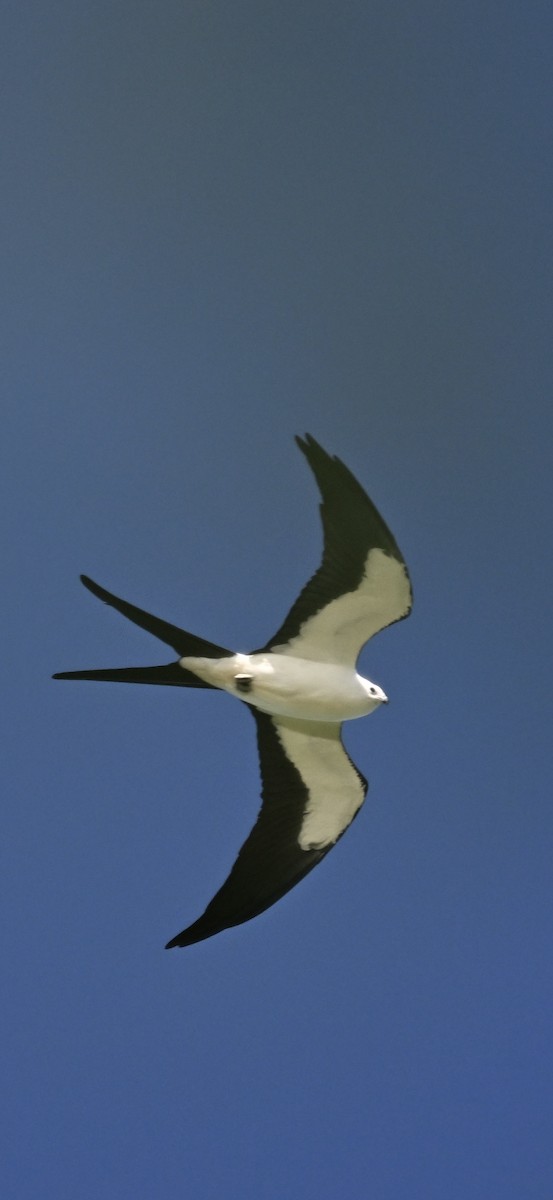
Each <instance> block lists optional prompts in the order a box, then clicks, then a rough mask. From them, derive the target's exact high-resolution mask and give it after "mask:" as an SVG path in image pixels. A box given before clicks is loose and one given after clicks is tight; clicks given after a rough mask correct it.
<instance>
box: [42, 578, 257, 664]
mask: <svg viewBox="0 0 553 1200" xmlns="http://www.w3.org/2000/svg"><path fill="white" fill-rule="evenodd" d="M81 581H82V583H84V586H85V587H86V588H88V590H89V592H92V594H93V596H97V597H98V599H99V600H103V601H104V603H105V604H109V605H110V606H111V607H112V608H116V609H117V611H118V612H120V613H122V615H123V616H124V617H127V618H128V620H129V621H133V622H134V624H135V625H140V627H141V628H142V629H146V630H147V632H148V633H153V635H154V637H157V638H159V639H160V641H162V642H165V643H166V644H167V645H168V646H171V647H172V648H173V650H176V652H177V654H178V656H179V659H180V658H184V657H185V656H187V655H192V656H194V657H197V658H230V657H231V656H232V653H233V652H232V650H225V649H224V648H223V647H222V646H216V645H214V643H213V642H208V641H206V639H205V638H201V637H197V636H196V634H194V633H187V632H186V630H185V629H179V627H178V625H171V624H170V623H169V622H168V621H162V620H161V618H160V617H154V616H152V614H151V613H148V612H146V611H145V610H144V609H143V608H137V606H136V605H135V604H129V603H128V601H127V600H121V599H120V597H119V596H114V595H113V593H112V592H108V591H106V589H105V588H103V587H100V585H99V584H98V583H94V580H93V579H89V577H88V575H81ZM54 679H97V680H102V681H105V682H108V683H160V684H169V685H173V686H176V687H211V686H212V685H211V684H209V683H204V682H203V680H201V679H199V678H198V676H197V675H195V674H194V672H193V671H188V670H186V669H185V668H184V667H181V665H180V662H170V663H167V664H163V665H161V666H155V667H115V668H113V669H111V668H108V669H106V670H99V671H58V672H57V673H56V674H55V675H54Z"/></svg>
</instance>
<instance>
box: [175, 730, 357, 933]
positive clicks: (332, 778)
mask: <svg viewBox="0 0 553 1200" xmlns="http://www.w3.org/2000/svg"><path fill="white" fill-rule="evenodd" d="M250 711H251V712H252V714H253V716H254V717H255V720H256V723H257V741H258V748H259V759H260V765H261V776H262V806H261V811H260V813H259V816H258V818H257V821H256V824H255V825H254V827H253V829H252V831H251V833H250V835H249V837H248V838H247V839H246V841H245V842H244V845H243V846H242V849H241V850H240V853H239V855H238V858H237V859H236V862H235V864H234V866H233V868H232V870H231V873H230V875H229V877H228V879H227V880H226V882H225V883H224V884H223V886H222V887H221V888H220V890H219V891H218V892H217V894H216V895H215V896H214V897H213V900H212V901H211V902H210V904H208V906H207V908H206V910H205V912H204V913H203V915H202V916H201V917H200V918H199V919H198V920H197V921H195V922H194V923H193V925H190V926H189V927H188V929H185V930H183V932H182V933H180V934H178V935H177V937H174V938H172V939H171V941H170V942H168V943H167V947H166V948H167V949H168V950H169V949H171V948H172V947H174V946H190V945H192V943H193V942H200V941H203V939H204V938H208V937H212V936H213V934H215V933H220V931H221V930H223V929H228V928H230V927H231V926H233V925H240V924H242V922H243V921H249V920H250V918H251V917H256V916H258V914H259V913H262V912H264V910H265V909H266V908H269V907H270V906H271V905H272V904H274V903H275V902H276V901H277V900H279V899H280V897H281V896H283V895H284V894H285V893H286V892H288V891H289V890H290V888H292V887H294V886H295V884H296V883H299V881H300V879H303V877H304V875H307V873H308V872H309V871H311V870H312V869H313V867H315V866H316V865H317V863H319V862H320V861H321V859H322V858H324V856H325V854H327V853H328V851H329V850H331V849H332V846H334V845H335V843H336V841H337V840H338V838H339V837H340V836H341V835H342V833H343V832H344V830H345V829H346V828H347V826H348V825H349V824H350V822H351V821H352V820H353V817H354V816H355V814H356V812H357V811H358V809H359V808H360V807H361V804H362V803H363V800H364V798H365V793H366V790H367V784H366V781H365V780H364V779H363V777H362V776H361V775H360V774H359V772H358V771H357V770H356V768H355V767H354V766H353V763H352V762H351V760H350V759H349V757H348V755H347V754H346V751H345V750H344V748H343V746H342V743H341V740H340V727H339V726H338V725H335V724H333V725H326V724H325V725H322V724H318V723H316V722H311V721H293V720H290V719H287V718H280V717H279V718H274V717H270V716H268V715H266V714H265V713H262V712H259V711H258V710H256V709H254V708H250Z"/></svg>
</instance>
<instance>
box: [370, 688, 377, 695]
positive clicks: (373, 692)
mask: <svg viewBox="0 0 553 1200" xmlns="http://www.w3.org/2000/svg"><path fill="white" fill-rule="evenodd" d="M369 691H370V693H371V696H377V695H378V689H377V688H375V687H372V688H369Z"/></svg>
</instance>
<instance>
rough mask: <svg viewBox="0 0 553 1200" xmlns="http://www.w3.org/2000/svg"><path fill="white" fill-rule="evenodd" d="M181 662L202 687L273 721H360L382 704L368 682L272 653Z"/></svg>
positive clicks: (346, 670)
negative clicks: (234, 699) (217, 690)
mask: <svg viewBox="0 0 553 1200" xmlns="http://www.w3.org/2000/svg"><path fill="white" fill-rule="evenodd" d="M180 661H181V663H182V666H183V667H185V668H186V669H188V670H191V671H194V673H195V674H196V675H198V676H199V677H200V679H203V680H204V681H205V682H206V683H211V684H213V685H214V686H215V687H218V688H221V689H223V690H224V691H226V692H230V693H231V694H232V695H233V696H237V697H238V698H239V699H240V700H244V701H246V703H248V704H252V705H254V707H255V708H259V709H261V711H262V712H266V713H271V714H272V715H274V716H281V717H296V718H297V719H299V720H303V721H336V722H341V721H347V720H351V719H352V718H354V717H364V716H366V715H367V713H370V712H372V710H373V709H374V708H377V707H378V704H379V703H380V700H376V701H375V700H374V699H372V698H371V697H370V696H369V695H368V693H367V685H368V681H366V680H363V679H362V678H361V676H359V675H357V673H356V672H355V671H354V670H352V669H351V668H350V667H341V666H338V665H336V664H334V663H318V662H311V661H310V660H308V659H304V658H293V657H291V656H288V655H283V654H270V653H269V654H235V655H233V656H232V657H231V658H230V657H229V658H220V659H209V658H191V657H186V658H182V659H181V660H180Z"/></svg>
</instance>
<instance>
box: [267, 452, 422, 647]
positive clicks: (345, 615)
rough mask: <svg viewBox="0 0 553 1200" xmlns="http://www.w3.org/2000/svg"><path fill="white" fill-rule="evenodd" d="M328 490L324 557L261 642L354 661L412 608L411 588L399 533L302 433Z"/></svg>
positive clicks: (325, 492) (347, 474)
mask: <svg viewBox="0 0 553 1200" xmlns="http://www.w3.org/2000/svg"><path fill="white" fill-rule="evenodd" d="M296 441H297V443H298V446H299V447H300V450H301V451H302V452H303V454H304V455H305V457H306V459H307V461H308V463H309V465H310V467H311V469H312V471H313V474H314V475H315V479H316V480H317V484H318V486H319V490H320V492H321V496H322V503H321V505H320V511H321V517H322V523H323V535H324V550H323V560H322V563H321V565H320V567H319V568H318V570H317V571H316V572H315V574H314V575H313V577H312V578H311V579H310V580H309V582H308V583H307V584H306V585H305V587H304V588H303V590H302V592H301V593H300V595H299V596H298V599H297V600H296V601H295V603H294V604H293V605H292V608H291V609H290V612H289V613H288V616H287V617H286V619H285V621H284V622H283V624H282V625H281V627H280V629H279V630H278V631H277V632H276V633H275V635H274V637H272V638H271V640H270V642H268V643H267V645H266V646H264V647H263V650H271V649H274V648H276V647H278V650H279V651H280V652H282V653H285V654H286V653H288V654H295V655H297V656H298V657H300V658H310V659H317V660H319V661H323V662H325V661H326V662H338V663H343V664H344V665H351V666H353V665H355V662H356V660H357V657H358V655H359V651H360V650H361V647H362V646H363V645H364V643H365V642H366V641H368V640H369V638H370V637H372V636H373V635H374V634H375V633H378V631H379V630H380V629H384V628H385V627H386V626H387V625H391V624H392V623H393V622H394V621H399V620H401V619H402V618H403V617H406V616H408V614H409V612H410V610H411V605H412V591H411V585H410V581H409V575H408V571H407V567H406V565H405V562H404V559H403V556H402V554H401V551H400V549H399V547H398V545H397V542H396V540H395V538H394V537H393V534H392V533H391V532H390V530H389V529H388V526H387V525H386V523H385V521H384V520H383V519H382V517H381V516H380V513H379V512H378V510H377V509H376V508H375V505H374V504H373V503H372V500H369V497H368V496H367V495H366V493H365V492H364V491H363V488H362V487H361V486H360V484H359V483H358V482H357V480H356V479H355V478H354V476H353V475H352V474H351V471H349V470H348V468H347V467H346V466H345V465H344V463H342V462H341V461H340V459H339V458H336V457H333V456H331V455H329V454H327V453H326V451H325V450H323V448H322V446H319V444H318V443H317V442H316V441H315V439H314V438H312V437H310V436H309V434H308V435H307V436H306V438H305V440H302V439H301V438H296Z"/></svg>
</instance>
